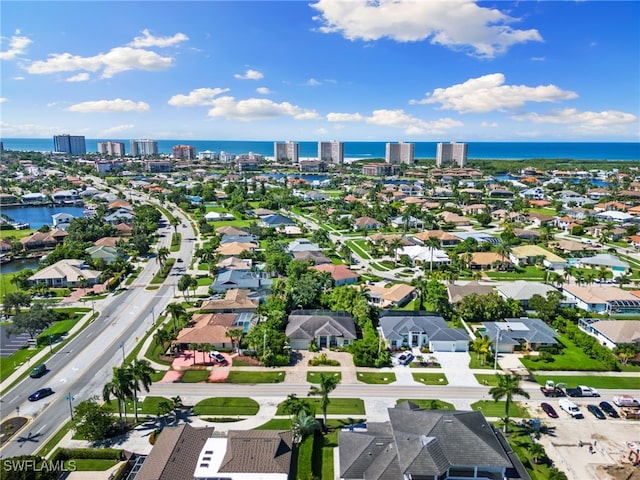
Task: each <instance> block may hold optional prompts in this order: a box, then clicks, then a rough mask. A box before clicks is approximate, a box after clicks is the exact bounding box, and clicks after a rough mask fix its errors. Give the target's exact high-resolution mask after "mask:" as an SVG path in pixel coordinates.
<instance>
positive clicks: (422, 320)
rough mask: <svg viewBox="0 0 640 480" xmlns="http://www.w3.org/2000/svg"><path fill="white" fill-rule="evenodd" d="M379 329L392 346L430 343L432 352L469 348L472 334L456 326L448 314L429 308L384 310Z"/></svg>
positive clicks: (392, 348)
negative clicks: (445, 318)
mask: <svg viewBox="0 0 640 480" xmlns="http://www.w3.org/2000/svg"><path fill="white" fill-rule="evenodd" d="M378 331H379V332H380V336H381V338H382V340H383V341H384V343H385V345H386V346H387V347H388V348H390V349H391V350H398V349H399V348H401V347H422V346H427V347H429V350H431V351H432V352H466V351H468V350H469V335H468V334H467V333H466V332H465V331H464V330H462V329H453V328H450V327H449V326H448V325H447V322H446V321H445V320H444V318H442V317H440V316H437V315H434V314H432V313H428V312H417V311H400V310H385V311H383V312H380V319H379V321H378Z"/></svg>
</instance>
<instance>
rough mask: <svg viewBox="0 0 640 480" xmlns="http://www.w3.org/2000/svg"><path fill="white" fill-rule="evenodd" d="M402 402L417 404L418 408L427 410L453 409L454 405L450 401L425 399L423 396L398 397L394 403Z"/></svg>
mask: <svg viewBox="0 0 640 480" xmlns="http://www.w3.org/2000/svg"><path fill="white" fill-rule="evenodd" d="M403 402H411V403H414V404H416V405H417V406H419V407H420V408H427V409H429V410H455V409H456V407H454V406H453V404H452V403H449V402H443V401H442V400H437V399H425V398H419V399H418V398H400V399H398V400H397V401H396V405H397V404H400V403H403Z"/></svg>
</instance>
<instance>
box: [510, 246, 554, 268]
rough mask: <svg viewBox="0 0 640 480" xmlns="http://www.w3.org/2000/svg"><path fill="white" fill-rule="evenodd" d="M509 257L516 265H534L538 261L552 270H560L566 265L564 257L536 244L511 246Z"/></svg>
mask: <svg viewBox="0 0 640 480" xmlns="http://www.w3.org/2000/svg"><path fill="white" fill-rule="evenodd" d="M509 258H510V260H511V261H512V262H513V263H514V264H516V265H521V266H522V265H536V264H537V263H538V262H542V265H544V266H545V267H546V268H550V269H553V270H561V269H563V268H564V267H565V266H566V265H567V261H566V260H565V259H564V258H562V257H560V256H559V255H556V254H555V253H551V252H550V251H549V250H546V249H544V248H542V247H539V246H538V245H522V246H519V247H513V248H512V249H511V253H509Z"/></svg>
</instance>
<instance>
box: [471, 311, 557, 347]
mask: <svg viewBox="0 0 640 480" xmlns="http://www.w3.org/2000/svg"><path fill="white" fill-rule="evenodd" d="M482 325H483V326H484V328H485V332H484V334H485V335H487V336H488V337H489V338H490V339H491V343H492V344H493V345H495V342H496V340H498V352H499V353H513V352H514V351H515V350H519V349H520V347H521V346H522V347H525V348H529V349H531V350H538V349H539V348H540V347H544V346H551V345H556V344H557V343H558V334H557V333H556V332H555V330H554V329H552V328H551V327H550V326H549V325H547V324H546V323H544V322H543V321H542V320H540V319H539V318H507V319H505V321H504V322H483V324H482ZM498 332H500V338H497V337H498Z"/></svg>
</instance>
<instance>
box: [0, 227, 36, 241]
mask: <svg viewBox="0 0 640 480" xmlns="http://www.w3.org/2000/svg"><path fill="white" fill-rule="evenodd" d="M37 231H38V230H36V229H35V228H27V229H25V230H0V238H1V239H3V240H5V239H6V240H20V239H21V238H24V237H28V236H29V235H33V234H34V233H36V232H37Z"/></svg>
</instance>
